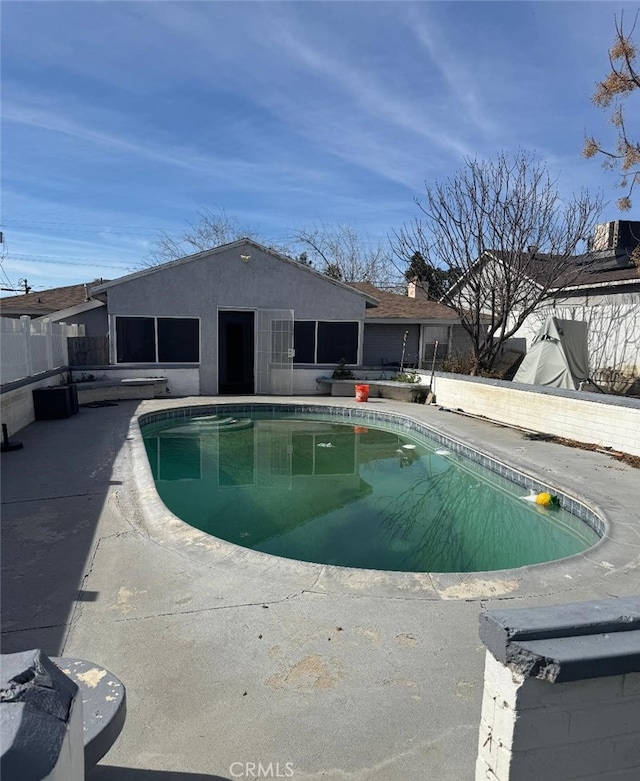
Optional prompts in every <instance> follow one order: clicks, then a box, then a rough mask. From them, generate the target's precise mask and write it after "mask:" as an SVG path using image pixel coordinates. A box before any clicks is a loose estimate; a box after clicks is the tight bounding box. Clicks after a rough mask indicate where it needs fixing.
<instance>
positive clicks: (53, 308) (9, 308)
mask: <svg viewBox="0 0 640 781" xmlns="http://www.w3.org/2000/svg"><path fill="white" fill-rule="evenodd" d="M103 281H105V280H101V279H100V280H95V281H94V282H87V283H83V284H80V285H66V286H65V287H54V288H51V289H50V290H42V291H40V292H39V293H35V292H32V293H26V294H24V293H23V294H22V295H19V296H7V297H6V298H0V313H1V314H3V315H29V316H30V317H42V316H44V315H48V314H50V313H51V312H58V311H59V310H61V309H69V308H70V307H74V306H77V305H78V304H83V303H84V302H85V301H87V300H88V299H89V298H90V296H89V294H88V291H89V287H90V286H91V285H95V284H96V282H103Z"/></svg>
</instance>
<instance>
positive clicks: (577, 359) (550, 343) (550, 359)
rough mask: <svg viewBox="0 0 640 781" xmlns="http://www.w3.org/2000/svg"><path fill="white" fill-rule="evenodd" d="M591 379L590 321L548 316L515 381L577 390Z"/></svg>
mask: <svg viewBox="0 0 640 781" xmlns="http://www.w3.org/2000/svg"><path fill="white" fill-rule="evenodd" d="M588 379H589V354H588V349H587V324H586V323H585V322H584V321H583V320H559V319H558V318H557V317H547V319H546V321H545V324H544V325H543V326H542V328H541V329H540V331H539V333H538V335H537V336H536V337H535V339H534V340H533V342H532V344H531V348H530V349H529V351H528V352H527V354H526V355H525V357H524V360H523V361H522V363H521V364H520V368H519V369H518V371H517V372H516V374H515V377H514V378H513V381H514V382H524V383H527V384H529V385H546V386H548V387H550V388H570V389H571V390H575V389H576V388H578V387H579V384H580V383H581V382H584V381H586V380H588Z"/></svg>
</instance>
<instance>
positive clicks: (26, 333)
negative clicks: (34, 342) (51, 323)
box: [20, 315, 33, 377]
mask: <svg viewBox="0 0 640 781" xmlns="http://www.w3.org/2000/svg"><path fill="white" fill-rule="evenodd" d="M20 324H21V326H22V336H23V337H24V356H25V364H26V367H27V377H31V375H32V374H33V358H32V356H31V318H30V317H28V315H22V317H21V318H20Z"/></svg>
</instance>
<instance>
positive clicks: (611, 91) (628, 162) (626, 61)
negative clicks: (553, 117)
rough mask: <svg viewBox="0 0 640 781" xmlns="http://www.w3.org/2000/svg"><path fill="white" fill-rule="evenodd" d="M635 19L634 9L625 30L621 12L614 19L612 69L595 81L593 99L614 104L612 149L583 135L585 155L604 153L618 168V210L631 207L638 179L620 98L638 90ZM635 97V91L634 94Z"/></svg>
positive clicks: (639, 150) (636, 153)
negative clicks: (621, 191)
mask: <svg viewBox="0 0 640 781" xmlns="http://www.w3.org/2000/svg"><path fill="white" fill-rule="evenodd" d="M637 21H638V14H637V13H636V16H635V19H634V22H633V25H632V26H631V30H630V31H629V32H628V33H625V31H624V16H623V14H622V13H621V14H620V21H619V22H618V19H617V18H616V19H615V27H616V36H615V40H614V42H613V46H612V47H611V49H609V64H610V66H611V70H610V71H609V73H608V74H607V75H606V76H605V78H604V79H603V80H602V81H599V82H597V84H596V91H595V92H594V94H593V97H592V101H593V102H594V103H595V105H596V106H598V107H599V108H602V109H608V108H609V107H611V106H612V107H613V112H612V114H611V118H610V122H611V124H612V125H613V126H614V127H615V128H616V130H617V133H618V138H617V140H616V143H615V146H614V147H613V149H609V150H607V149H604V148H603V147H602V145H601V143H600V141H598V140H597V139H596V138H594V137H593V136H591V137H589V138H586V139H585V144H584V148H583V150H582V154H583V156H584V157H595V156H596V155H598V154H599V155H602V156H603V163H602V164H603V166H604V167H605V168H609V169H611V170H617V169H619V170H620V174H621V175H620V182H619V184H620V186H621V187H624V188H626V189H627V194H626V195H624V196H623V197H622V198H620V199H618V208H619V209H620V210H621V211H629V210H630V209H631V195H632V192H633V187H634V185H636V184H638V183H640V141H638V140H633V139H632V138H630V137H629V134H628V129H627V125H626V122H625V113H624V106H623V102H624V101H625V100H627V98H629V96H630V95H631V94H632V93H634V92H635V91H636V90H640V72H639V71H638V70H637V67H636V55H637V50H636V47H635V44H634V42H633V39H632V36H633V32H634V30H635V27H636V23H637ZM636 97H637V95H636Z"/></svg>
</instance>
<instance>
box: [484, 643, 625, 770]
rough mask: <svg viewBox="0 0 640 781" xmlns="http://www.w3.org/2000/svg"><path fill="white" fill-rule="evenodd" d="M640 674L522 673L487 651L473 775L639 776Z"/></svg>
mask: <svg viewBox="0 0 640 781" xmlns="http://www.w3.org/2000/svg"><path fill="white" fill-rule="evenodd" d="M638 778H640V673H629V674H626V675H610V676H607V677H606V678H595V679H589V680H583V681H572V682H569V683H549V682H548V681H543V680H539V679H537V678H525V677H524V676H523V675H519V674H518V673H514V672H513V671H512V670H511V669H510V668H509V667H505V666H504V665H503V664H502V663H501V662H498V661H497V660H496V659H494V657H493V656H492V655H491V653H490V652H489V651H487V659H486V666H485V683H484V695H483V700H482V715H481V720H480V737H479V745H478V760H477V763H476V781H540V780H541V779H544V781H582V779H584V781H588V780H589V781H596V779H598V781H614V779H615V781H637V779H638Z"/></svg>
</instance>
